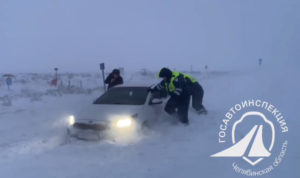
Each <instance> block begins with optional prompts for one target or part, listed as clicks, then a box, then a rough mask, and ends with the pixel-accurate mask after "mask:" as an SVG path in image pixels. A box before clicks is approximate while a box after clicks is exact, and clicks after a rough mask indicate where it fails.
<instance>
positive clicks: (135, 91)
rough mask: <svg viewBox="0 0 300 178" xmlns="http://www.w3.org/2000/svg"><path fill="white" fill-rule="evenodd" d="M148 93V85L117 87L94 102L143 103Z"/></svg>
mask: <svg viewBox="0 0 300 178" xmlns="http://www.w3.org/2000/svg"><path fill="white" fill-rule="evenodd" d="M147 95H148V92H147V87H116V88H111V89H109V90H108V91H107V92H106V93H104V94H103V95H102V96H100V97H99V98H98V99H97V100H96V101H95V102H94V104H124V105H143V104H145V102H146V99H147Z"/></svg>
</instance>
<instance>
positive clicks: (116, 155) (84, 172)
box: [0, 70, 300, 178]
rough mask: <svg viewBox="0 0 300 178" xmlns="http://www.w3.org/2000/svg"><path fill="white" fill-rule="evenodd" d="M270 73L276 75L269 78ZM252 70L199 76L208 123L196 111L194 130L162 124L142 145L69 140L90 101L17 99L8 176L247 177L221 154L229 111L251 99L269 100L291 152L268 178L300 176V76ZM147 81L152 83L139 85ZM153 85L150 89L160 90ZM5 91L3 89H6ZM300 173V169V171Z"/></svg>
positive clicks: (6, 159)
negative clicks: (74, 120) (282, 121)
mask: <svg viewBox="0 0 300 178" xmlns="http://www.w3.org/2000/svg"><path fill="white" fill-rule="evenodd" d="M267 71H268V72H267ZM267 71H259V70H249V71H246V72H229V73H224V74H222V75H217V74H213V73H212V74H209V75H207V76H200V77H198V79H199V81H200V83H201V84H202V85H203V87H204V89H205V98H204V104H205V106H206V107H207V109H208V110H209V114H208V115H206V116H199V115H197V114H195V113H194V112H193V111H192V110H191V111H190V121H191V124H190V125H189V126H188V127H185V126H182V125H168V124H166V125H162V126H159V127H157V128H155V129H154V130H151V131H147V132H145V133H142V134H143V135H142V139H141V140H140V141H139V142H138V143H134V144H126V145H124V144H117V143H113V142H109V141H105V142H86V141H76V140H75V141H74V140H73V141H71V142H69V141H67V140H66V126H67V122H66V118H67V116H68V115H70V114H72V113H74V112H76V111H78V110H80V108H82V106H83V105H87V104H89V103H91V102H92V101H93V100H94V99H95V97H97V96H98V95H100V93H101V92H100V91H94V92H92V93H90V94H65V95H62V96H43V97H42V99H41V100H39V101H33V102H30V101H29V100H28V99H26V98H20V99H15V100H13V101H12V102H13V103H12V106H1V110H0V122H1V124H0V135H1V137H0V175H1V177H16V178H17V177H49V178H50V177H64V178H65V177H130V178H134V177H137V178H140V177H149V178H150V177H151V178H153V177H195V178H199V177H213V178H217V177H242V176H241V175H239V174H237V173H235V172H234V171H233V170H232V166H231V164H232V160H230V159H226V158H224V159H222V158H220V159H216V158H211V157H210V155H211V154H214V153H216V152H217V151H220V150H221V149H222V147H221V146H220V145H219V143H218V142H217V140H218V130H219V124H220V123H221V120H222V119H223V118H224V114H225V113H226V111H227V110H228V109H229V108H230V107H232V105H234V104H236V103H240V101H242V100H245V99H263V100H266V101H269V102H271V103H273V104H274V105H275V106H276V107H278V108H280V109H281V111H282V113H284V115H285V118H286V120H287V122H288V126H289V147H288V151H287V155H286V158H285V159H284V161H283V162H282V163H281V165H280V166H279V167H278V168H276V169H275V170H273V171H272V172H271V173H269V174H267V175H266V176H264V177H278V178H281V177H291V178H292V177H294V178H297V177H300V173H299V161H300V156H299V155H298V154H297V153H298V152H299V150H300V143H299V139H298V137H297V135H298V133H297V131H296V130H297V129H298V128H299V126H300V124H299V123H300V122H299V120H298V119H299V116H300V114H299V112H298V108H297V105H298V101H299V99H300V98H299V94H298V92H299V91H300V84H299V81H298V80H299V79H297V80H296V78H297V76H300V75H299V72H296V71H294V70H292V71H286V73H281V72H270V71H272V70H267ZM131 80H132V81H133V80H134V81H135V82H136V81H142V80H144V79H138V80H137V79H131ZM155 81H156V80H154V79H153V80H152V81H150V82H149V80H147V82H148V84H152V83H153V82H155ZM2 89H3V88H1V90H2ZM297 169H298V170H297Z"/></svg>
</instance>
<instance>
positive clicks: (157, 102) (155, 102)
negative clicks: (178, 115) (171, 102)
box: [149, 98, 163, 105]
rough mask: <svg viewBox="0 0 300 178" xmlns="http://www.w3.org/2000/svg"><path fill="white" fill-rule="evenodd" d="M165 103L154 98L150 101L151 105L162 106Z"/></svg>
mask: <svg viewBox="0 0 300 178" xmlns="http://www.w3.org/2000/svg"><path fill="white" fill-rule="evenodd" d="M162 103H163V101H162V100H160V99H157V98H153V99H151V100H150V102H149V105H157V104H162Z"/></svg>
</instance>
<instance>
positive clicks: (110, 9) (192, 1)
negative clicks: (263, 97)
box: [0, 0, 300, 73]
mask: <svg viewBox="0 0 300 178" xmlns="http://www.w3.org/2000/svg"><path fill="white" fill-rule="evenodd" d="M299 43H300V1H299V0H219V1H215V0H19V1H16V0H0V73H5V72H52V71H53V67H56V66H57V67H59V68H60V69H61V70H62V71H74V72H76V71H79V72H84V71H91V72H96V71H98V69H99V67H98V64H99V63H100V62H106V65H107V66H108V67H109V68H112V67H119V66H123V67H125V69H139V68H144V67H145V68H152V69H158V68H160V67H163V66H169V67H171V68H177V69H189V68H190V66H191V65H193V68H194V69H203V66H204V65H205V64H208V66H209V67H210V68H211V69H234V68H243V67H245V66H255V65H257V61H258V58H263V59H264V64H265V65H283V64H288V63H289V64H292V65H299V60H300V59H299V58H300V44H299ZM299 67H300V66H299Z"/></svg>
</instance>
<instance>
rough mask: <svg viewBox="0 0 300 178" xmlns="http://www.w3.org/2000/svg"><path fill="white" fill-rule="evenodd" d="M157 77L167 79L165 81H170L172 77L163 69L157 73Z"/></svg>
mask: <svg viewBox="0 0 300 178" xmlns="http://www.w3.org/2000/svg"><path fill="white" fill-rule="evenodd" d="M158 77H159V78H163V77H167V79H170V78H171V77H172V71H171V70H170V69H168V68H165V67H164V68H162V69H161V70H160V71H159V74H158Z"/></svg>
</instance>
